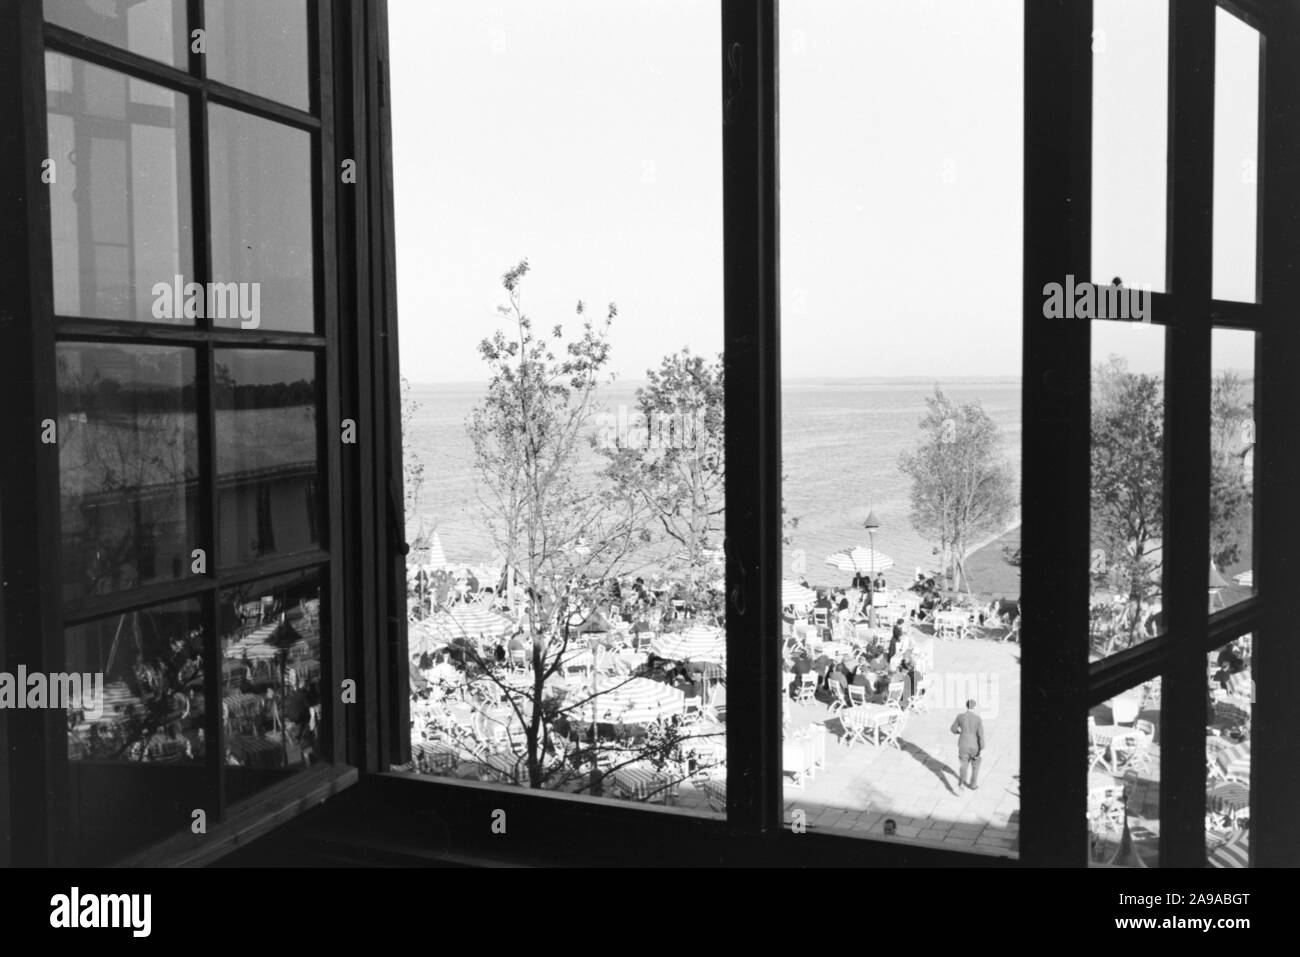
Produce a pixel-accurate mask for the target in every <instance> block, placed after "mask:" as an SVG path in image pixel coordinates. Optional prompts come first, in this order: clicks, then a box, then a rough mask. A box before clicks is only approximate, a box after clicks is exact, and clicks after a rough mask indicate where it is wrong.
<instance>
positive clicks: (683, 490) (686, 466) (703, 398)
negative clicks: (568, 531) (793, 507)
mask: <svg viewBox="0 0 1300 957" xmlns="http://www.w3.org/2000/svg"><path fill="white" fill-rule="evenodd" d="M647 376H648V381H647V383H646V385H645V386H644V387H642V388H640V389H638V390H637V394H636V398H637V406H638V409H639V412H640V421H639V422H638V423H637V424H638V426H642V427H641V428H638V429H637V430H635V431H634V432H630V433H629V434H624V430H623V429H622V428H621V427H620V428H619V429H617V430H614V434H613V435H610V434H608V433H609V431H610V430H606V433H607V434H604V435H601V436H598V437H597V438H596V444H597V446H598V447H599V448H600V449H601V452H602V454H603V455H604V456H605V457H606V459H607V460H608V463H609V464H608V467H607V468H606V470H605V475H606V476H607V477H608V478H609V479H611V480H612V481H613V483H614V485H615V487H616V488H618V489H619V490H620V493H621V494H622V495H626V496H628V497H630V498H633V499H636V500H637V501H639V502H641V503H642V504H644V506H645V507H646V508H647V509H648V511H649V513H650V514H651V515H652V516H653V517H654V520H655V522H656V523H657V524H658V526H659V530H660V531H661V533H662V535H663V537H664V539H665V540H666V541H667V542H668V543H670V544H671V545H672V546H673V547H674V549H676V548H680V549H682V550H683V554H682V556H681V559H680V562H681V564H682V565H684V568H683V569H681V570H684V571H685V573H686V581H687V592H688V596H687V597H688V600H689V601H691V602H693V603H695V604H696V605H699V604H700V603H701V602H704V603H707V599H708V597H709V596H711V595H712V594H713V592H712V591H711V589H710V588H709V584H710V582H709V578H710V576H709V574H708V568H709V557H708V556H709V552H710V551H711V550H712V549H714V548H716V547H717V546H718V545H720V544H721V541H720V540H721V537H722V535H723V529H724V512H725V509H726V500H725V496H726V466H725V447H724V445H725V438H724V432H723V416H724V391H723V365H722V360H721V358H720V357H719V358H718V359H717V360H714V361H708V360H706V359H704V357H702V356H697V355H693V354H692V353H691V352H690V350H689V349H684V350H682V351H681V352H678V353H676V354H674V355H670V356H665V357H664V360H663V362H662V364H661V365H660V367H659V368H658V369H651V370H649V371H648V373H647ZM611 439H612V440H613V441H610V440H611Z"/></svg>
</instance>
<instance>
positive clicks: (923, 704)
mask: <svg viewBox="0 0 1300 957" xmlns="http://www.w3.org/2000/svg"><path fill="white" fill-rule="evenodd" d="M907 710H908V711H929V710H930V676H929V675H921V676H920V677H919V678H918V679H917V680H916V687H915V688H914V689H913V691H912V697H911V698H909V699H908V701H907Z"/></svg>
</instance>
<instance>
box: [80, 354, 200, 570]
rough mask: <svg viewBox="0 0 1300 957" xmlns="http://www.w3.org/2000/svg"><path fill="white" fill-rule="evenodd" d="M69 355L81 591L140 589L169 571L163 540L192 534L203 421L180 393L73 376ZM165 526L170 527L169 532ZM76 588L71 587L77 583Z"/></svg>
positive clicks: (99, 378) (97, 375)
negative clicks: (159, 549)
mask: <svg viewBox="0 0 1300 957" xmlns="http://www.w3.org/2000/svg"><path fill="white" fill-rule="evenodd" d="M64 358H65V357H60V381H59V407H60V410H61V411H62V413H63V416H62V418H63V421H62V422H61V424H60V429H61V432H60V435H59V444H60V477H61V487H62V493H63V498H64V501H65V509H66V508H67V507H68V505H75V507H76V509H77V513H78V515H79V517H80V521H79V522H75V523H68V526H69V527H65V529H64V534H65V540H66V541H67V542H68V543H69V545H70V547H69V548H68V552H69V554H70V555H74V556H77V558H76V561H77V563H78V565H79V567H78V568H76V569H75V570H74V573H75V574H76V576H77V577H76V585H77V588H78V591H79V592H82V593H90V594H95V593H100V592H106V591H114V590H118V589H122V588H132V587H135V586H136V585H138V584H140V583H141V582H142V581H145V580H148V579H150V578H154V577H158V576H160V575H166V574H169V571H168V570H167V569H158V568H156V567H154V561H155V557H156V556H155V547H156V543H157V542H158V541H159V540H160V539H161V540H163V541H166V540H168V539H170V538H175V537H179V536H181V535H183V529H184V528H185V526H186V525H187V521H188V511H189V510H188V507H187V499H188V496H189V494H190V489H189V488H188V486H189V484H190V483H193V482H194V481H195V480H196V477H197V476H196V472H197V470H196V463H195V460H194V454H193V451H194V448H195V441H196V433H195V425H196V423H195V419H194V417H193V416H192V415H190V414H188V413H187V412H186V411H185V410H184V406H185V402H184V401H183V398H182V390H181V388H180V387H179V385H178V386H177V387H176V388H173V389H165V388H141V389H137V388H133V387H126V386H124V385H123V383H122V382H121V381H119V380H117V379H114V378H106V377H103V376H101V375H100V374H99V373H98V372H95V373H94V374H92V375H91V376H90V377H85V376H83V375H81V374H79V373H74V372H72V371H71V370H70V369H69V367H68V365H67V363H66V362H64V361H63V360H64ZM160 526H161V527H160ZM69 584H72V583H71V582H69Z"/></svg>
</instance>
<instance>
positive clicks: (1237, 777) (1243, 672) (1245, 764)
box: [1205, 635, 1255, 868]
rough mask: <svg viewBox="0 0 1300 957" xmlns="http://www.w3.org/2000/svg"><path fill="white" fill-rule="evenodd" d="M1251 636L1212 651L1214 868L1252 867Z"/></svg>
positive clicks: (1210, 828)
mask: <svg viewBox="0 0 1300 957" xmlns="http://www.w3.org/2000/svg"><path fill="white" fill-rule="evenodd" d="M1253 644H1254V641H1253V636H1251V635H1242V636H1241V637H1240V638H1238V639H1237V640H1236V641H1232V642H1229V643H1228V644H1226V645H1224V646H1223V647H1222V648H1220V649H1219V650H1218V651H1213V652H1211V653H1210V655H1209V661H1208V662H1207V663H1206V673H1207V674H1208V675H1209V682H1208V684H1209V716H1208V723H1207V726H1206V729H1205V850H1206V855H1207V857H1208V860H1209V864H1210V866H1211V867H1224V868H1228V867H1249V866H1250V732H1251V723H1250V719H1251V713H1252V711H1253V707H1254V702H1255V682H1254V681H1253V680H1252V677H1251V667H1250V662H1251V652H1252V650H1253Z"/></svg>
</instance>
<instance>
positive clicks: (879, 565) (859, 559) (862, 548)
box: [826, 545, 894, 575]
mask: <svg viewBox="0 0 1300 957" xmlns="http://www.w3.org/2000/svg"><path fill="white" fill-rule="evenodd" d="M826 564H827V565H830V566H831V567H832V568H838V569H839V570H840V571H842V572H857V573H858V574H860V575H877V574H879V573H880V572H883V571H885V570H887V569H890V568H893V567H894V560H893V559H892V558H890V557H889V556H888V555H886V554H885V553H884V552H878V551H875V550H874V549H872V548H868V547H867V546H866V545H854V546H853V547H852V548H846V549H845V550H844V551H841V552H836V553H835V554H834V555H828V556H826Z"/></svg>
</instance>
